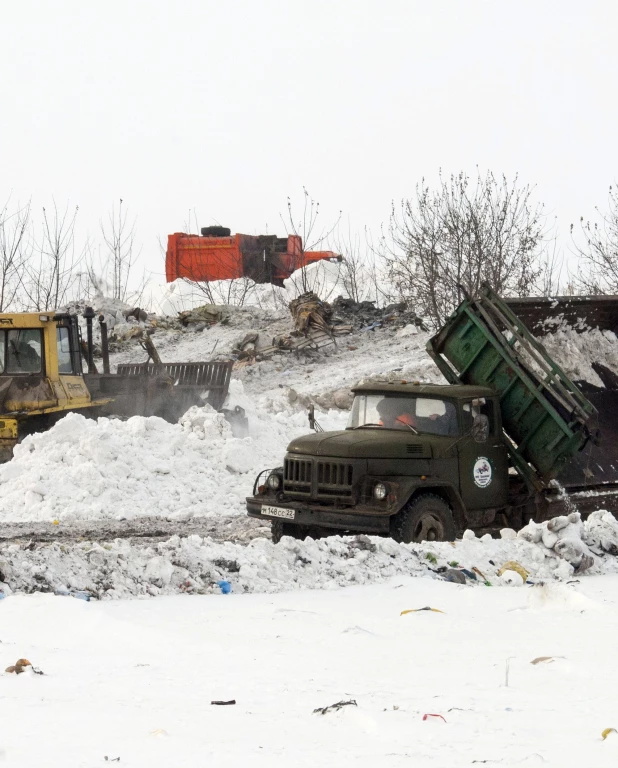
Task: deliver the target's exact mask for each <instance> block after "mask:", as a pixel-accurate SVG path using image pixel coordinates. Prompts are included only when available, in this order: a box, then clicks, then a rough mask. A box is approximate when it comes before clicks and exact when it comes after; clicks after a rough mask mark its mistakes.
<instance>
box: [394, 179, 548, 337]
mask: <svg viewBox="0 0 618 768" xmlns="http://www.w3.org/2000/svg"><path fill="white" fill-rule="evenodd" d="M532 192H533V190H532V188H531V187H530V186H529V185H526V186H523V187H520V186H519V185H518V178H517V176H515V178H514V179H513V181H512V182H511V181H508V180H507V178H506V176H502V177H501V178H500V179H499V180H497V179H496V178H495V177H494V175H493V174H492V173H487V174H486V175H485V176H481V174H480V172H479V173H478V174H477V178H476V183H475V184H472V183H471V180H470V178H469V176H467V175H466V174H465V173H459V174H457V175H451V176H450V177H448V178H445V177H443V176H442V174H440V179H439V184H438V186H437V188H436V189H431V188H430V187H429V186H428V184H427V183H426V182H425V180H424V179H423V180H422V181H421V183H420V184H419V185H417V187H416V193H415V196H414V197H413V198H411V199H409V200H403V201H402V203H401V209H400V210H399V211H397V210H396V209H395V207H394V206H393V210H392V214H391V219H390V225H389V229H388V238H387V239H388V242H385V243H384V251H383V252H384V256H385V262H386V264H385V266H386V275H387V279H388V280H389V282H390V283H391V285H392V286H393V289H394V292H395V294H396V295H397V296H399V297H400V298H402V299H404V300H407V301H409V302H410V303H412V304H413V305H414V309H415V311H416V312H417V313H418V314H419V315H420V316H424V317H426V318H428V319H429V320H430V321H431V322H432V323H433V324H435V325H441V324H442V323H443V322H444V320H445V319H446V317H448V315H449V314H450V313H451V312H452V310H453V309H454V307H455V306H457V304H458V303H459V302H460V301H461V300H462V299H463V293H464V291H466V292H468V293H470V294H475V293H477V292H478V290H479V288H480V286H481V284H482V283H484V282H488V283H489V284H490V285H491V286H492V287H493V288H494V289H495V290H496V291H497V292H498V293H501V294H505V295H516V296H523V295H526V294H528V293H529V292H530V291H531V290H532V289H533V288H534V286H535V285H536V283H537V281H538V280H539V277H540V275H541V272H542V267H541V266H540V257H541V254H542V252H543V250H544V248H545V245H546V241H547V237H546V231H545V219H546V216H545V214H544V210H543V206H542V205H540V204H534V203H533V200H532Z"/></svg>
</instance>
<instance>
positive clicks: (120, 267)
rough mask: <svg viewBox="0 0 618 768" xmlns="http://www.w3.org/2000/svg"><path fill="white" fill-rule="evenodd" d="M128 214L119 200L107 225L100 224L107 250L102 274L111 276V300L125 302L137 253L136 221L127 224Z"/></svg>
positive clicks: (112, 209) (110, 213)
mask: <svg viewBox="0 0 618 768" xmlns="http://www.w3.org/2000/svg"><path fill="white" fill-rule="evenodd" d="M128 215H129V212H128V210H127V209H125V208H123V200H122V198H121V199H120V202H119V204H118V208H117V209H116V206H115V205H113V206H112V208H111V211H110V212H109V214H108V220H107V224H104V223H103V222H101V234H102V235H103V242H104V243H105V246H106V248H107V254H106V257H105V258H104V273H105V274H109V275H110V276H111V281H110V289H111V294H112V296H111V298H114V299H118V300H119V301H125V299H126V298H127V293H128V291H129V279H130V277H131V271H132V268H133V266H134V265H135V261H136V260H137V257H138V256H139V253H135V250H134V248H135V225H136V221H137V219H133V221H132V222H129V218H128Z"/></svg>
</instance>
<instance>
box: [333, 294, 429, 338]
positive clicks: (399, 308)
mask: <svg viewBox="0 0 618 768" xmlns="http://www.w3.org/2000/svg"><path fill="white" fill-rule="evenodd" d="M332 311H333V316H334V319H335V320H336V321H337V322H342V323H347V324H348V325H351V326H352V327H353V329H354V330H355V331H361V332H364V331H373V330H374V329H376V328H382V327H384V326H386V325H392V326H402V327H403V326H405V325H415V326H416V327H417V328H418V329H419V330H420V331H428V330H429V328H427V326H426V325H425V323H424V322H423V319H422V318H421V317H419V316H418V315H417V314H416V312H414V311H413V310H411V309H410V308H409V307H408V305H407V304H406V303H405V302H402V303H400V304H389V305H388V306H386V307H376V305H375V301H354V300H353V299H345V298H344V297H343V296H339V297H338V298H337V299H335V301H334V302H333V306H332Z"/></svg>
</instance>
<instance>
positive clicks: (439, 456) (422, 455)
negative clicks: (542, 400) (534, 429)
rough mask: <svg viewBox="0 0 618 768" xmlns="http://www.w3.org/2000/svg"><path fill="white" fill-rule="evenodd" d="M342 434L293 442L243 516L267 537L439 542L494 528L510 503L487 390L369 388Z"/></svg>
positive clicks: (496, 413) (358, 395)
mask: <svg viewBox="0 0 618 768" xmlns="http://www.w3.org/2000/svg"><path fill="white" fill-rule="evenodd" d="M353 392H354V400H353V405H352V409H351V412H350V418H349V422H348V425H347V428H346V429H345V430H343V431H339V432H322V433H317V434H311V435H307V436H304V437H300V438H297V439H296V440H294V441H292V442H291V443H290V445H289V446H288V449H287V454H286V456H285V459H284V463H283V467H280V468H277V469H275V470H273V471H271V472H268V473H263V476H262V477H260V478H259V479H258V481H257V482H256V487H255V493H254V496H253V497H250V498H248V499H247V510H248V514H249V515H250V516H252V517H259V518H267V519H270V520H271V521H273V534H274V538H277V537H280V536H281V535H296V536H299V535H300V536H303V535H307V534H308V533H311V532H312V531H313V532H321V531H322V530H329V529H331V530H332V529H338V530H340V531H353V532H367V533H382V534H389V535H392V536H394V537H395V538H397V539H399V540H401V541H421V540H427V539H429V540H446V539H452V538H454V537H455V535H456V533H457V532H458V531H460V530H462V529H463V528H464V527H465V526H467V525H474V526H478V525H483V524H489V523H491V522H493V520H494V518H495V516H496V512H497V511H498V510H499V509H500V508H502V507H504V506H505V504H506V503H507V495H508V454H507V449H506V446H505V444H504V441H503V438H502V425H501V422H500V407H499V402H498V398H497V395H496V393H495V392H494V391H493V390H492V389H490V388H488V387H476V386H468V385H429V384H419V383H418V382H413V383H408V382H399V383H387V382H369V383H365V384H362V385H359V386H357V387H356V388H355V389H354V390H353Z"/></svg>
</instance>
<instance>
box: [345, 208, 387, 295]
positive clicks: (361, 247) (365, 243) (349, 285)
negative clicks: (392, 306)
mask: <svg viewBox="0 0 618 768" xmlns="http://www.w3.org/2000/svg"><path fill="white" fill-rule="evenodd" d="M333 244H334V247H335V250H336V251H337V253H339V254H341V256H342V258H343V260H342V262H341V267H340V276H341V288H342V289H343V291H344V292H345V294H346V295H347V296H349V298H351V299H352V300H353V301H356V302H360V301H373V302H375V303H377V304H383V303H385V302H386V301H388V299H389V297H388V295H387V292H386V290H385V289H384V285H383V280H382V276H381V275H380V270H379V260H380V259H379V255H378V252H377V251H376V249H375V248H374V245H373V241H372V239H371V236H370V233H369V231H368V230H367V229H365V230H364V238H362V237H361V235H360V234H359V233H358V232H355V233H353V232H352V229H351V227H350V223H349V222H348V227H347V231H346V232H344V233H343V234H342V233H341V232H340V230H339V229H338V230H337V233H336V234H335V235H334V236H333Z"/></svg>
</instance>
